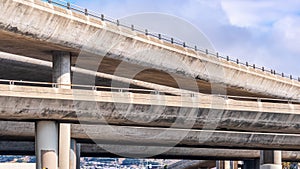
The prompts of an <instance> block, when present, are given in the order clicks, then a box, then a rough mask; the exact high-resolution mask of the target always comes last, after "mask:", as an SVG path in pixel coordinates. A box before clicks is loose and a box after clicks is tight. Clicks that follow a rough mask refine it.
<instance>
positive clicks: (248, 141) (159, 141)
mask: <svg viewBox="0 0 300 169" xmlns="http://www.w3.org/2000/svg"><path fill="white" fill-rule="evenodd" d="M2 123H3V125H0V127H3V126H4V125H6V126H10V127H3V129H0V133H1V139H2V140H21V141H22V140H23V137H24V138H25V139H27V140H30V139H31V140H34V130H33V129H32V128H33V127H31V126H30V123H29V124H27V125H29V127H28V130H27V129H23V128H19V127H18V125H15V126H12V125H10V122H2ZM24 124H26V123H22V124H21V127H24ZM29 129H31V132H32V134H31V136H30V131H29ZM21 131H23V132H24V133H25V134H26V133H27V134H26V135H23V134H22V132H21ZM71 137H72V138H74V139H75V140H77V141H78V142H79V143H94V141H96V142H97V143H99V144H116V145H135V146H138V145H140V146H162V147H170V146H172V147H173V146H175V145H176V146H179V147H195V148H196V147H199V148H207V147H212V148H245V149H257V150H260V149H278V150H299V144H300V136H299V135H297V134H277V133H254V132H228V131H209V130H185V129H171V128H170V129H165V128H151V127H129V126H111V125H105V126H104V125H97V126H95V125H72V132H71ZM116 138H118V139H116ZM177 143H178V144H177ZM154 150H155V149H154ZM156 150H157V149H156ZM158 150H160V149H158ZM131 152H132V153H134V152H133V151H131ZM156 152H157V151H156ZM121 153H124V152H121ZM149 153H151V149H149Z"/></svg>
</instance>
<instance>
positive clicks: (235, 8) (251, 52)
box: [70, 0, 300, 77]
mask: <svg viewBox="0 0 300 169" xmlns="http://www.w3.org/2000/svg"><path fill="white" fill-rule="evenodd" d="M70 2H71V3H73V4H76V5H79V6H82V7H85V8H87V9H91V10H94V11H97V12H99V13H103V14H104V15H106V16H110V17H112V18H116V19H118V18H123V17H126V16H130V15H135V14H139V13H147V12H155V13H163V14H169V15H173V16H176V17H179V18H182V19H184V20H186V21H187V22H189V23H191V24H193V25H194V26H195V27H196V28H197V29H199V30H200V31H202V32H203V33H204V34H205V35H206V37H208V39H209V40H210V41H211V42H212V43H213V45H214V47H215V49H216V50H217V51H218V52H219V53H221V54H224V55H229V56H230V57H232V58H238V59H239V60H241V61H243V62H246V61H248V62H249V63H255V64H256V65H260V66H264V67H267V68H269V69H275V70H276V72H284V73H285V74H292V75H293V76H294V77H299V76H300V66H299V65H298V64H299V63H300V1H299V0H71V1H70ZM187 33H188V32H187Z"/></svg>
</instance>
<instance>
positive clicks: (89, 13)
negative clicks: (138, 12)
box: [42, 0, 300, 82]
mask: <svg viewBox="0 0 300 169" xmlns="http://www.w3.org/2000/svg"><path fill="white" fill-rule="evenodd" d="M42 1H44V2H48V3H50V4H54V5H56V6H59V7H63V8H66V9H68V10H72V11H74V12H78V13H81V14H84V15H87V16H91V17H93V18H96V19H99V20H101V21H107V22H110V23H112V24H116V25H117V26H121V27H124V28H127V29H130V30H132V31H136V32H139V33H142V34H145V35H147V36H151V37H154V38H157V39H159V40H162V41H165V42H169V43H171V44H175V45H178V46H182V47H184V48H187V49H192V50H195V51H196V52H201V53H202V54H207V55H211V56H214V57H217V58H221V59H224V60H227V61H228V62H234V63H236V64H240V65H243V66H246V67H251V68H253V69H258V70H261V71H263V72H268V73H271V74H273V75H277V76H281V77H284V78H289V79H291V80H296V81H299V82H300V77H298V78H296V77H294V76H292V75H288V74H285V73H279V72H277V71H276V70H274V69H267V68H265V67H263V66H258V65H255V64H250V63H248V62H245V63H243V62H241V61H240V60H239V59H232V58H230V57H229V56H222V55H220V54H219V53H218V52H217V53H215V52H210V51H209V50H208V49H201V48H198V46H197V45H194V46H190V45H189V44H187V43H186V42H183V41H180V40H177V39H175V38H172V37H168V36H167V35H163V34H159V33H152V32H149V31H148V29H143V28H140V27H137V26H135V25H130V24H126V23H121V22H120V20H118V19H113V18H110V17H107V16H104V15H103V14H101V13H98V12H95V11H92V10H88V9H87V8H83V7H80V6H77V5H75V4H71V3H69V2H66V1H64V0H42Z"/></svg>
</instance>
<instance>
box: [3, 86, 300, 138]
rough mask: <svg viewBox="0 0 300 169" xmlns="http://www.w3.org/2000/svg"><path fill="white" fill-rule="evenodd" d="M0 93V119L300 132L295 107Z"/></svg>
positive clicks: (17, 90) (35, 90) (46, 91)
mask: <svg viewBox="0 0 300 169" xmlns="http://www.w3.org/2000/svg"><path fill="white" fill-rule="evenodd" d="M0 91H1V92H0V102H1V103H2V104H1V106H0V110H1V112H2V113H1V114H0V119H2V120H23V121H32V120H43V119H44V120H55V121H63V122H70V123H78V121H80V122H89V123H97V124H99V123H100V124H106V123H109V124H117V125H133V126H150V127H151V126H154V127H170V126H172V127H174V128H195V129H202V128H204V129H226V130H244V131H260V132H283V133H299V130H298V125H300V115H299V112H300V105H299V104H292V103H271V102H257V101H247V100H242V101H238V100H233V99H226V98H223V97H218V96H211V95H199V97H198V96H195V97H191V96H161V95H155V94H137V93H127V92H105V91H91V90H70V89H57V88H47V87H29V86H17V85H0ZM149 114H151V116H149Z"/></svg>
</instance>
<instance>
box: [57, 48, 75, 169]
mask: <svg viewBox="0 0 300 169" xmlns="http://www.w3.org/2000/svg"><path fill="white" fill-rule="evenodd" d="M52 56H53V57H52V59H53V74H52V80H53V82H55V83H57V84H58V85H57V87H58V88H64V89H70V88H71V56H70V53H69V52H61V51H54V52H53V54H52ZM70 144H71V125H70V124H60V126H59V168H60V169H71V168H70V167H71V166H72V165H70V163H71V164H73V163H74V161H73V160H75V158H76V157H75V158H74V156H73V157H71V158H70V155H71V153H70V152H71V149H70V148H71V147H70ZM70 160H72V161H70ZM72 169H73V168H72Z"/></svg>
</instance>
